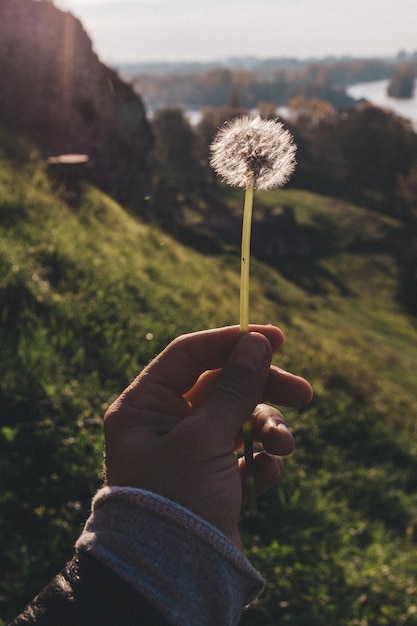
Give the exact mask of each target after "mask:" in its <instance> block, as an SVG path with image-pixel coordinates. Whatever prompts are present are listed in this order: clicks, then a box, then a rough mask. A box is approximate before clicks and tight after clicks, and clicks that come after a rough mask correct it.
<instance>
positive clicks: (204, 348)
mask: <svg viewBox="0 0 417 626" xmlns="http://www.w3.org/2000/svg"><path fill="white" fill-rule="evenodd" d="M249 331H250V332H257V333H261V334H262V335H264V336H265V337H266V338H267V339H268V341H269V342H270V344H271V347H272V350H273V351H276V350H278V348H280V347H281V345H282V344H283V342H284V335H283V333H282V331H281V330H280V329H279V328H277V327H276V326H261V325H255V324H251V325H250V327H249ZM240 336H241V335H240V327H239V326H226V327H224V328H215V329H212V330H203V331H199V332H196V333H191V334H188V335H181V336H180V337H177V339H174V341H173V342H172V343H170V344H169V345H168V346H167V347H166V348H165V350H163V351H162V352H161V353H160V354H159V355H158V356H157V357H156V358H155V359H154V360H153V361H152V362H151V363H150V364H149V365H148V366H147V367H146V368H145V369H144V370H143V372H142V373H141V374H139V376H138V377H137V378H136V380H135V381H134V382H133V383H132V384H131V385H130V387H129V388H128V389H127V391H126V395H130V394H135V393H136V390H137V387H138V386H139V385H140V387H141V389H142V390H143V389H144V386H146V385H148V384H151V385H152V386H155V385H157V386H163V387H165V388H168V389H170V390H171V391H174V392H176V393H178V394H180V395H183V394H185V393H186V392H187V391H189V390H190V389H191V388H192V387H193V385H194V384H195V382H196V381H197V379H198V378H199V377H200V376H201V374H202V373H203V372H205V371H207V370H215V369H219V368H221V367H222V366H223V365H224V363H225V362H226V360H227V358H228V357H229V355H230V353H231V351H232V350H233V347H234V346H235V344H236V342H237V341H238V339H239V337H240Z"/></svg>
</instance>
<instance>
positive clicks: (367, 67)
mask: <svg viewBox="0 0 417 626" xmlns="http://www.w3.org/2000/svg"><path fill="white" fill-rule="evenodd" d="M117 69H118V71H119V72H120V74H121V75H122V76H123V77H124V78H126V79H128V80H129V81H130V82H132V84H133V86H134V88H135V90H136V91H137V92H138V93H139V94H140V95H141V97H142V98H143V100H144V103H145V105H146V107H147V108H148V109H150V110H155V109H159V108H162V107H165V106H173V105H175V106H180V107H183V108H186V109H201V108H203V107H205V106H214V107H219V106H227V105H230V104H232V105H234V106H236V105H239V106H241V107H244V108H248V109H252V108H256V107H257V106H258V104H259V102H268V103H273V104H275V105H276V106H286V105H287V103H288V102H289V101H290V100H291V99H292V98H294V97H295V96H299V95H303V96H305V97H306V98H307V99H311V98H319V99H321V100H325V101H327V102H329V103H330V104H332V105H333V106H334V107H336V108H338V109H340V108H345V107H349V106H351V105H352V103H353V100H352V98H351V97H350V96H348V94H347V93H346V87H347V86H348V85H352V84H354V83H358V82H367V81H373V80H381V79H393V78H394V77H398V76H399V77H400V78H401V77H405V76H408V78H409V79H410V77H411V79H412V80H414V79H415V77H416V75H417V52H415V53H413V54H411V55H407V54H405V53H400V54H399V55H398V56H397V57H396V58H392V59H355V58H325V59H321V60H319V59H308V60H305V61H300V60H296V59H265V60H260V59H255V58H247V59H238V58H236V59H230V60H228V61H224V62H222V63H220V62H219V63H206V64H204V63H149V64H131V65H129V64H124V65H120V66H119V67H118V68H117ZM404 80H405V78H404ZM396 85H397V86H398V79H397V83H396ZM394 88H396V89H397V93H398V94H399V96H400V97H406V96H407V94H409V93H410V92H409V90H408V91H405V92H402V91H401V90H398V88H397V87H394Z"/></svg>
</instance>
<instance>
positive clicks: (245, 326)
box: [240, 181, 257, 514]
mask: <svg viewBox="0 0 417 626" xmlns="http://www.w3.org/2000/svg"><path fill="white" fill-rule="evenodd" d="M253 191H254V183H253V181H252V182H250V183H249V184H248V185H247V187H246V193H245V206H244V208H243V225H242V252H241V266H240V267H241V269H240V332H241V334H242V335H244V334H245V333H247V332H248V330H249V263H250V239H251V228H252V208H253ZM243 440H244V445H245V448H244V450H245V463H246V491H247V496H248V507H249V512H250V513H251V514H255V513H256V512H257V505H256V491H255V477H254V474H253V432H252V419H251V418H250V419H248V420H246V422H245V423H244V425H243Z"/></svg>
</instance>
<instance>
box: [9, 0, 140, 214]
mask: <svg viewBox="0 0 417 626" xmlns="http://www.w3.org/2000/svg"><path fill="white" fill-rule="evenodd" d="M0 59H1V63H0V123H1V124H8V125H11V126H14V127H17V128H18V129H20V130H23V131H24V132H26V133H27V134H28V135H29V136H30V137H31V138H32V139H33V140H35V141H36V142H37V143H38V144H39V145H40V146H42V147H43V148H44V150H45V153H46V155H47V156H48V155H49V156H52V155H57V154H63V153H84V154H87V155H88V156H89V158H90V163H91V164H92V168H91V174H90V175H91V176H92V178H93V180H94V182H96V183H97V184H99V185H100V186H101V187H102V188H104V189H105V190H106V191H108V192H110V193H112V194H113V195H115V196H116V197H117V198H118V199H120V200H121V201H123V202H127V203H129V204H132V205H133V206H135V207H137V208H138V209H140V207H141V206H143V204H144V197H145V196H146V195H147V193H148V192H149V189H148V187H149V185H148V172H147V167H148V161H149V154H150V150H151V147H152V136H151V131H150V128H149V125H148V123H147V120H146V115H145V110H144V106H143V103H142V101H141V99H140V97H139V96H137V95H136V94H135V93H134V92H133V90H132V89H131V87H130V85H128V84H126V83H124V82H123V81H122V80H121V79H120V78H119V77H118V75H117V74H116V73H115V72H114V71H113V70H111V69H109V68H108V67H106V66H105V65H104V64H103V63H101V62H100V61H99V59H98V58H97V55H96V54H95V53H94V51H93V48H92V44H91V41H90V39H89V37H88V35H87V34H86V32H85V30H84V29H83V27H82V25H81V23H80V21H79V20H78V19H76V18H75V17H74V16H73V15H72V14H71V13H68V12H64V11H61V10H59V9H57V8H56V7H55V6H54V5H53V3H51V2H47V1H46V0H1V2H0Z"/></svg>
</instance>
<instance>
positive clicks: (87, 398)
mask: <svg viewBox="0 0 417 626" xmlns="http://www.w3.org/2000/svg"><path fill="white" fill-rule="evenodd" d="M3 144H4V145H6V144H7V142H6V140H5V138H3ZM4 152H5V155H3V157H2V159H1V163H0V298H1V311H0V315H1V322H2V327H1V345H2V359H1V365H0V368H1V376H0V380H1V386H0V394H1V407H2V408H1V409H0V410H1V416H0V417H1V423H0V429H1V430H0V432H1V435H2V436H1V440H0V446H1V454H0V470H1V472H0V475H1V476H2V481H3V488H2V490H1V495H0V511H1V513H0V530H1V532H0V537H1V540H0V541H1V544H2V545H1V547H0V551H1V553H2V555H3V557H2V567H3V568H4V571H3V572H2V574H4V576H2V578H3V580H4V582H3V583H2V586H1V587H0V602H1V603H3V604H5V606H7V605H8V606H9V610H10V612H11V613H10V614H9V615H5V616H4V617H10V616H11V615H12V614H13V611H15V610H17V608H18V607H20V606H21V603H22V602H23V601H25V600H26V599H28V598H30V597H31V595H32V594H33V593H34V592H35V591H37V590H38V588H39V585H40V584H43V583H44V582H46V580H47V579H48V577H49V576H50V575H51V574H52V573H53V572H54V571H55V570H56V568H58V567H59V566H60V565H62V563H63V562H64V561H65V559H66V558H67V557H68V556H70V554H71V549H72V548H71V545H72V542H73V540H74V538H75V537H76V535H77V534H78V532H79V528H80V524H81V523H82V521H83V519H85V515H86V508H87V506H88V499H89V497H90V495H91V493H92V492H93V490H94V488H95V487H96V486H97V485H99V480H100V463H101V446H102V440H101V428H100V419H101V415H102V413H103V407H104V406H105V405H106V403H107V402H108V401H109V400H110V399H111V397H112V396H113V395H114V394H116V393H118V392H119V391H120V390H121V389H122V388H123V386H124V385H125V384H126V383H127V382H128V381H129V380H130V378H131V377H132V376H134V375H135V373H136V372H137V371H138V370H139V369H140V368H141V367H142V366H143V365H144V364H145V363H146V362H147V361H148V360H149V359H150V358H151V357H152V355H153V354H155V353H156V352H157V351H158V350H160V349H161V348H162V347H163V346H164V345H165V344H166V343H167V342H168V341H169V340H170V339H171V338H173V337H174V336H176V335H177V334H179V333H183V332H189V331H194V330H197V329H201V328H205V327H208V326H217V325H224V324H230V323H235V322H236V320H237V316H238V287H239V267H238V265H239V254H238V252H236V251H230V250H229V251H225V252H224V253H222V254H219V255H216V256H207V255H202V254H199V253H198V251H195V250H191V249H188V248H185V247H183V246H181V245H180V244H178V243H177V242H176V241H175V240H174V239H172V238H171V237H170V236H169V235H167V234H164V233H162V232H160V231H159V230H158V229H157V228H156V227H151V226H148V225H145V224H143V223H141V222H140V221H139V220H137V219H135V218H134V217H132V216H131V215H129V214H128V213H126V212H125V211H124V210H123V209H122V208H121V207H120V206H118V205H117V204H116V203H115V202H113V201H112V200H111V199H109V198H108V197H106V196H104V195H103V194H101V193H100V192H99V191H97V190H96V189H93V188H90V187H85V188H83V189H81V190H80V191H79V193H68V192H65V191H64V190H62V189H56V188H54V187H53V185H52V183H51V182H50V181H49V180H48V179H47V176H46V174H45V172H44V169H43V167H42V166H41V165H40V162H39V160H38V157H37V155H36V154H34V153H31V152H30V150H29V151H28V149H27V147H26V146H25V145H23V144H22V145H20V144H19V143H17V144H16V143H15V144H9V145H6V147H5V148H4ZM230 201H231V202H232V203H233V202H234V203H239V202H240V199H238V198H236V195H235V194H233V193H231V192H230ZM257 201H258V203H259V206H262V205H263V204H273V203H278V204H285V203H286V204H288V203H291V204H292V205H293V206H294V208H295V210H296V216H297V219H298V220H299V221H300V222H301V223H303V224H307V225H309V226H310V227H311V228H313V229H314V232H315V233H316V234H317V236H318V237H319V238H320V233H322V235H323V233H324V234H327V238H326V237H324V239H323V246H324V248H323V249H326V246H327V247H328V248H329V249H328V251H327V254H326V255H325V254H323V255H321V256H320V255H316V257H315V259H314V262H313V261H312V260H311V259H306V261H305V262H303V263H300V262H297V263H296V262H295V261H294V263H291V262H288V261H287V262H286V263H285V264H283V268H284V265H285V271H284V274H285V276H286V277H287V278H285V277H284V275H283V273H280V272H279V271H278V270H277V269H274V268H272V267H270V266H267V265H265V264H263V263H260V262H256V261H255V262H254V263H253V270H252V284H251V292H252V296H251V318H252V320H253V321H257V322H274V323H277V324H279V325H281V326H282V328H283V329H284V331H285V332H286V335H287V344H286V345H285V347H284V349H283V351H282V353H281V355H279V357H278V359H277V362H278V363H279V364H281V365H282V366H283V367H286V368H288V369H292V370H294V371H296V372H298V373H301V374H303V375H305V376H307V377H308V378H309V379H310V380H311V382H312V383H313V386H314V388H315V391H316V396H315V400H314V401H313V403H312V405H311V406H310V407H309V408H308V409H306V410H304V411H302V412H300V413H296V412H289V413H288V415H289V416H290V418H291V421H292V423H293V426H294V430H295V434H296V438H297V442H298V447H297V451H296V453H295V454H294V455H293V458H292V459H291V460H290V461H289V462H288V467H289V471H288V476H287V479H286V482H285V485H284V487H283V488H282V489H280V490H279V491H277V492H276V493H274V494H272V495H271V497H270V498H267V499H266V500H265V502H264V505H263V506H264V519H263V520H262V521H261V523H260V527H259V529H258V530H257V532H256V533H255V536H253V535H252V537H251V540H250V542H251V544H252V548H251V550H250V552H251V558H252V559H253V561H254V562H255V563H256V564H257V565H258V566H259V567H260V568H261V569H262V570H263V571H264V572H265V574H266V575H267V577H268V580H269V586H268V588H267V591H266V594H265V596H264V599H263V600H262V602H260V603H259V605H257V606H255V607H254V608H253V609H252V611H251V612H249V613H248V614H247V615H246V616H245V617H244V618H243V621H245V620H246V621H247V623H248V624H265V625H266V624H269V625H270V624H275V623H278V621H279V623H288V624H302V623H308V624H313V623H314V624H327V625H328V624H352V625H353V624H368V623H369V624H397V623H398V624H400V623H401V624H402V623H406V624H412V623H417V622H416V621H412V620H413V619H415V613H414V612H413V611H414V609H413V608H412V607H413V605H414V604H415V599H413V597H412V593H411V592H410V589H411V590H412V589H415V585H416V566H415V561H416V559H415V557H416V535H417V499H416V495H415V465H416V460H417V446H416V421H415V417H414V416H415V415H416V409H417V398H416V394H415V374H414V367H413V366H414V364H415V363H416V361H417V329H416V321H415V319H413V318H410V317H408V316H407V315H406V314H405V313H404V312H403V311H402V310H401V308H400V307H399V305H398V304H397V303H396V300H395V291H396V280H397V269H396V264H395V262H394V259H393V258H392V257H391V256H390V255H389V254H388V253H386V252H385V253H384V246H383V245H381V243H383V242H384V238H385V236H386V232H387V230H388V229H389V228H393V227H395V224H392V223H388V222H387V221H386V220H383V219H382V218H380V217H377V216H375V215H372V214H370V213H367V212H366V211H363V210H360V209H358V208H356V207H352V206H349V205H346V204H342V203H338V202H336V201H334V200H332V199H326V198H321V197H319V196H316V195H313V194H309V193H307V192H299V191H294V190H287V191H285V192H281V193H280V195H275V194H269V195H266V196H260V197H259V198H258V200H257ZM274 206H275V204H274ZM364 241H365V242H367V241H368V242H369V241H371V242H372V244H373V245H374V244H375V243H376V245H375V246H374V247H375V250H377V252H375V253H373V254H371V253H367V254H365V253H364V252H359V250H363V247H361V246H360V245H357V246H356V250H358V251H357V252H356V253H354V252H352V251H350V250H351V246H352V242H353V243H356V244H358V243H359V244H360V243H363V242H364ZM329 242H331V245H329ZM22 461H23V462H22ZM5 537H7V541H6V540H5ZM278 539H279V541H278ZM51 553H52V554H51ZM40 564H41V565H40ZM355 620H356V621H355ZM361 620H362V621H361ZM401 620H402V621H401Z"/></svg>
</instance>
